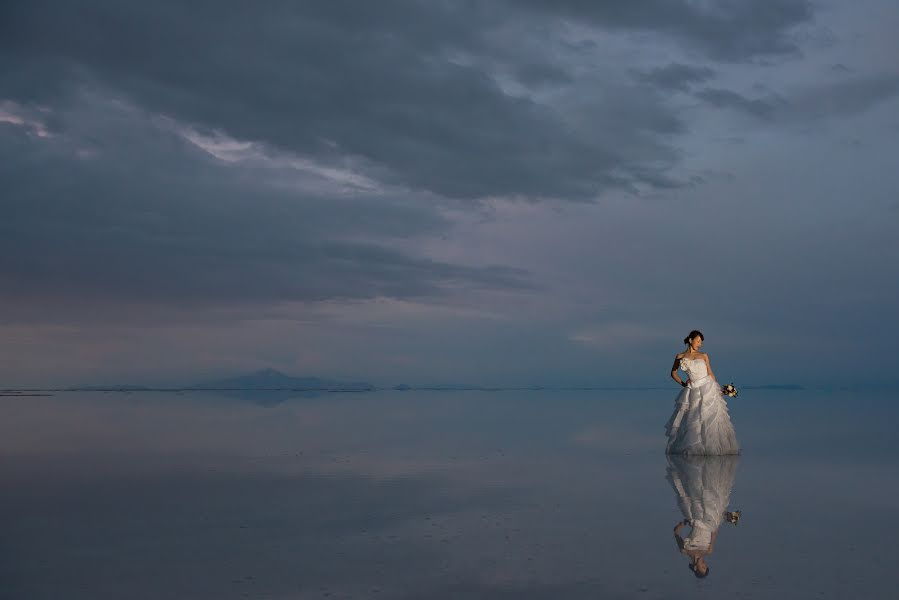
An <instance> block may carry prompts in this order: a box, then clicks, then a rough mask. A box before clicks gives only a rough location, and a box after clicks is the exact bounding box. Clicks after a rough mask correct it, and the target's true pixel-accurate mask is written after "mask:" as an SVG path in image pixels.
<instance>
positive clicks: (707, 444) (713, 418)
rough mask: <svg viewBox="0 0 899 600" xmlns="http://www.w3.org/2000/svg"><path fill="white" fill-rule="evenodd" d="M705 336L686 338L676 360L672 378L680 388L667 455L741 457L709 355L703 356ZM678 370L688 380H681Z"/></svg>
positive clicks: (668, 426) (670, 422) (668, 428)
mask: <svg viewBox="0 0 899 600" xmlns="http://www.w3.org/2000/svg"><path fill="white" fill-rule="evenodd" d="M704 341H705V336H703V335H702V332H700V331H697V330H695V329H694V330H693V331H691V332H690V335H688V336H687V337H686V338H684V343H685V344H687V350H686V351H684V352H681V353H679V354H678V355H677V356H676V357H675V358H674V365H672V367H671V377H672V379H674V380H675V381H676V382H678V383H679V384H680V385H681V386H683V388H684V389H683V390H681V392H680V394H678V396H677V398H675V400H674V413H673V414H672V415H671V418H670V419H668V423H667V424H666V425H665V433H666V434H667V435H668V444H667V446H666V449H665V452H666V453H667V454H689V455H697V454H699V455H715V456H717V455H723V454H739V453H740V445H739V443H737V436H736V434H735V433H734V426H733V424H732V423H731V422H730V414H729V412H728V410H727V402H726V401H725V399H724V394H722V393H721V386H720V385H718V381H717V380H716V379H715V374H714V373H713V372H712V366H711V364H710V363H709V355H708V354H706V353H704V352H700V351H699V349H700V348H701V347H702V343H703V342H704ZM678 370H681V371H684V372H685V373H686V374H687V376H688V378H687V379H686V380H682V379H681V378H680V376H678Z"/></svg>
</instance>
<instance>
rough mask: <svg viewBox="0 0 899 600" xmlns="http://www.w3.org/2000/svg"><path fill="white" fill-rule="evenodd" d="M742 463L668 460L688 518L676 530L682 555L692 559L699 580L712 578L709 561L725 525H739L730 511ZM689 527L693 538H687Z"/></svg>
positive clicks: (691, 458)
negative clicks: (707, 577)
mask: <svg viewBox="0 0 899 600" xmlns="http://www.w3.org/2000/svg"><path fill="white" fill-rule="evenodd" d="M738 461H739V457H737V456H679V455H669V456H668V469H667V479H668V482H669V483H670V484H671V486H672V487H673V488H674V491H675V493H676V494H677V503H678V506H679V507H680V510H681V512H682V513H683V515H684V520H683V521H681V522H680V523H678V524H677V525H676V526H675V527H674V537H675V539H676V540H677V546H678V548H679V549H680V551H681V553H682V554H685V555H687V556H689V557H690V570H691V571H693V574H694V575H696V576H697V577H705V576H707V575H708V574H709V566H708V565H707V564H706V562H705V558H706V556H708V555H709V554H711V553H712V550H713V548H714V546H715V539H716V538H717V537H718V528H719V527H720V526H721V521H722V520H724V519H728V520H730V521H732V522H735V521H736V519H735V517H736V518H738V517H739V513H731V512H728V511H727V505H728V503H729V502H730V492H731V489H732V488H733V486H734V477H735V475H736V472H737V464H738ZM685 525H687V526H689V527H690V534H689V535H687V536H686V537H683V536H682V533H681V530H682V528H683V527H684V526H685Z"/></svg>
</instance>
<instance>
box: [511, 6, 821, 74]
mask: <svg viewBox="0 0 899 600" xmlns="http://www.w3.org/2000/svg"><path fill="white" fill-rule="evenodd" d="M517 4H518V3H516V5H517ZM520 4H521V5H526V6H529V7H532V8H534V9H539V10H541V11H543V12H544V13H546V14H549V15H556V16H564V17H569V18H572V19H577V20H581V21H587V22H589V23H592V24H594V25H596V26H598V27H602V28H607V29H621V30H635V31H646V32H651V33H659V34H664V35H668V36H671V37H672V38H674V39H676V40H679V41H681V42H683V43H685V44H687V45H688V46H689V47H691V48H695V49H698V50H700V51H702V52H703V53H704V54H706V55H707V56H709V57H710V58H713V59H717V60H723V61H747V60H750V59H753V58H757V57H762V56H771V55H788V54H796V53H798V52H799V48H798V46H797V44H796V42H795V40H794V39H793V37H792V35H791V34H792V30H793V28H794V27H796V26H798V25H801V24H803V23H806V22H808V21H810V20H811V19H812V16H813V10H812V4H811V2H809V1H808V0H766V1H765V2H764V3H763V4H762V3H756V2H745V1H742V0H726V1H721V2H691V1H690V0H644V1H642V2H633V1H629V0H605V1H591V0H524V1H523V2H521V3H520Z"/></svg>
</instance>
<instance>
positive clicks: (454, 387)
mask: <svg viewBox="0 0 899 600" xmlns="http://www.w3.org/2000/svg"><path fill="white" fill-rule="evenodd" d="M669 387H670V386H662V387H652V386H650V387H632V386H589V385H586V386H564V385H559V386H556V385H548V386H542V385H527V386H481V385H471V384H464V383H461V384H431V385H428V384H423V385H409V384H406V383H401V384H398V385H395V386H392V387H390V388H381V389H393V390H398V391H407V390H408V391H412V390H426V391H501V390H549V391H551V390H638V389H668V388H669ZM738 387H739V388H740V389H746V390H751V389H756V390H782V391H786V390H804V389H806V388H805V387H804V386H801V385H795V384H773V385H742V386H738ZM67 389H69V390H72V391H110V392H139V391H190V390H214V391H222V392H238V391H244V392H273V391H280V392H285V393H287V392H304V395H318V392H370V391H375V390H377V389H379V388H377V387H376V386H374V385H372V384H371V383H368V382H365V381H336V380H333V379H322V378H320V377H292V376H290V375H287V374H285V373H282V372H281V371H276V370H275V369H262V370H260V371H255V372H253V373H249V374H246V375H237V376H235V377H227V378H224V379H216V380H211V381H204V382H201V383H196V384H193V385H186V386H172V387H166V386H159V387H156V386H142V385H129V384H123V385H89V386H78V387H72V388H67Z"/></svg>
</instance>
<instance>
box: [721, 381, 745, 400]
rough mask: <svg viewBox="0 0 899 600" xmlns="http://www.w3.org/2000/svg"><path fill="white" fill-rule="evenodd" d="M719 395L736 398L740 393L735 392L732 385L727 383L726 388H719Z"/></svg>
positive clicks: (735, 389)
mask: <svg viewBox="0 0 899 600" xmlns="http://www.w3.org/2000/svg"><path fill="white" fill-rule="evenodd" d="M721 393H722V394H724V395H725V396H730V397H731V398H736V397H737V394H739V393H740V392H738V391H737V388H735V387H734V384H732V383H728V384H727V385H726V386H724V387H723V388H721Z"/></svg>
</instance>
